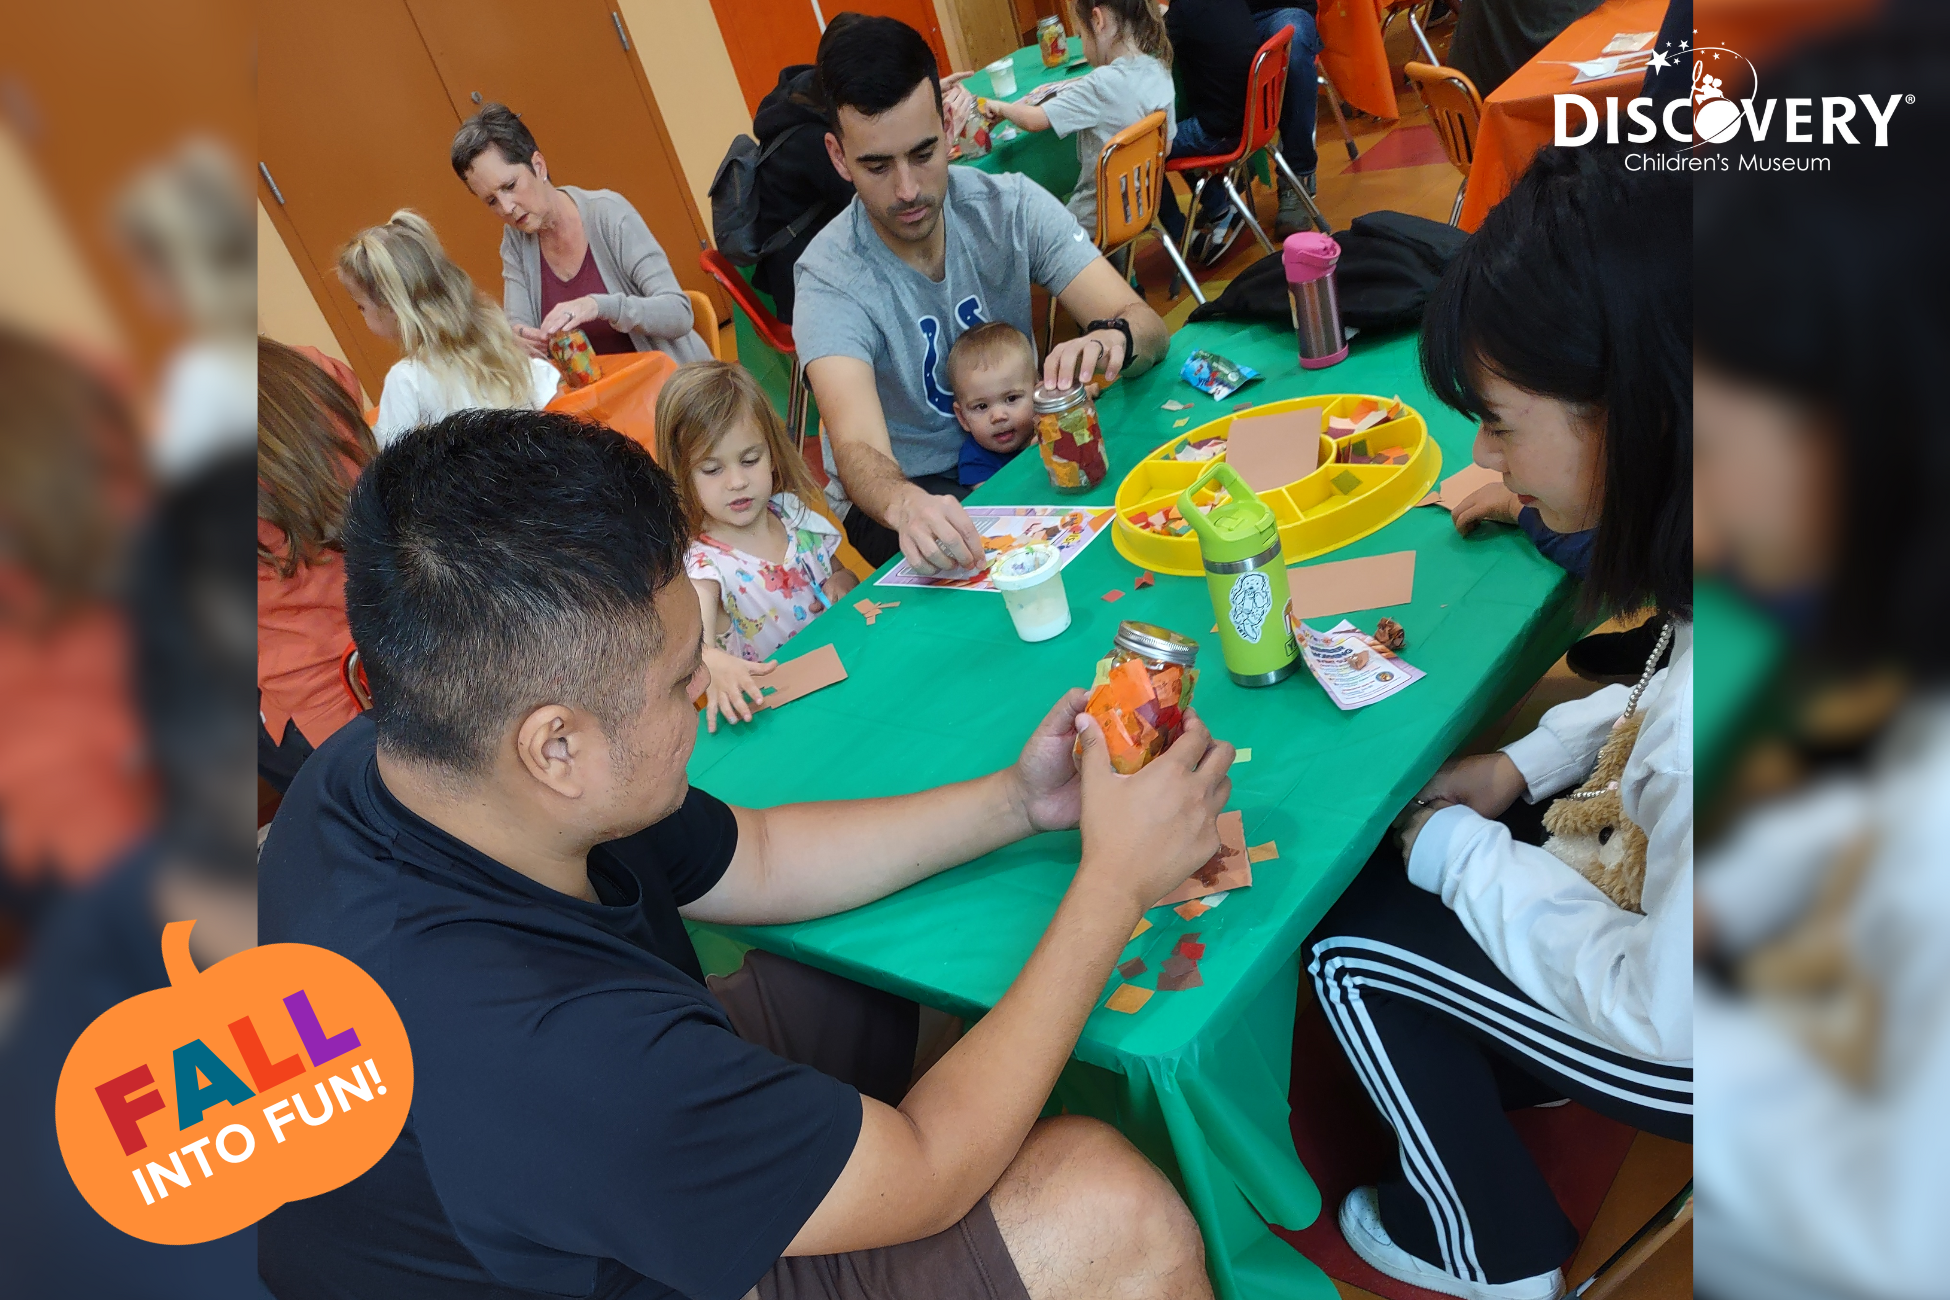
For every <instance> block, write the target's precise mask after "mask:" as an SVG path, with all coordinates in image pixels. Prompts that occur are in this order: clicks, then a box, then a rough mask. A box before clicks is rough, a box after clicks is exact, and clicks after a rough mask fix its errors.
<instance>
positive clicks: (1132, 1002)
mask: <svg viewBox="0 0 1950 1300" xmlns="http://www.w3.org/2000/svg"><path fill="white" fill-rule="evenodd" d="M1150 1000H1151V990H1150V989H1141V988H1139V987H1138V986H1137V985H1135V984H1119V985H1118V986H1117V992H1115V993H1113V994H1111V995H1110V1000H1109V1001H1108V1002H1106V1003H1104V1006H1106V1007H1107V1008H1109V1009H1110V1010H1112V1011H1122V1012H1123V1013H1124V1014H1125V1015H1127V1016H1128V1015H1130V1014H1131V1013H1132V1012H1134V1011H1136V1010H1137V1009H1138V1008H1140V1007H1142V1006H1143V1005H1144V1004H1145V1003H1147V1002H1149V1001H1150Z"/></svg>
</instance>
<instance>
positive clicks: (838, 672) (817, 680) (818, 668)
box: [758, 645, 846, 709]
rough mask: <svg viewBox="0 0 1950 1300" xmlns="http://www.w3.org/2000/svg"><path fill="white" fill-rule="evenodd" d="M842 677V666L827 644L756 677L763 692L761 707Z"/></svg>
mask: <svg viewBox="0 0 1950 1300" xmlns="http://www.w3.org/2000/svg"><path fill="white" fill-rule="evenodd" d="M845 680H846V669H845V668H844V667H843V666H842V665H841V664H840V652H839V651H838V650H835V649H834V648H833V647H832V646H830V645H823V646H821V647H819V649H817V650H815V651H813V652H812V653H811V654H807V655H801V656H800V657H799V658H797V659H792V660H788V661H787V662H785V663H782V664H780V665H779V666H778V668H776V669H775V670H773V672H771V673H770V674H769V675H767V676H765V677H762V678H759V679H758V681H759V685H760V687H761V688H762V689H764V690H765V692H766V694H765V700H764V707H765V708H768V709H776V708H778V707H779V706H780V705H781V704H790V703H792V702H793V701H794V700H796V699H800V698H801V697H803V696H807V695H811V694H812V693H813V692H814V691H816V690H819V689H821V688H822V687H826V686H831V685H833V684H834V683H835V682H843V681H845ZM774 688H776V689H774Z"/></svg>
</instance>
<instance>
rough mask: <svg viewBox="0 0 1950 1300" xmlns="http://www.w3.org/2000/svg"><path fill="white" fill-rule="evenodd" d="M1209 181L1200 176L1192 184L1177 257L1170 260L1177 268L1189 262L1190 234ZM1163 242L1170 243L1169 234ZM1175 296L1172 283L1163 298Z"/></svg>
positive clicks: (1190, 252) (1175, 288)
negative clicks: (1189, 204) (1206, 183)
mask: <svg viewBox="0 0 1950 1300" xmlns="http://www.w3.org/2000/svg"><path fill="white" fill-rule="evenodd" d="M1210 179H1211V177H1210V176H1201V177H1199V178H1198V179H1197V180H1195V181H1193V182H1192V202H1191V207H1190V208H1189V209H1188V210H1187V211H1186V213H1185V229H1184V230H1183V231H1181V232H1180V233H1179V236H1178V244H1179V247H1178V255H1177V256H1176V257H1174V258H1172V259H1171V260H1172V261H1173V262H1174V263H1176V264H1177V265H1179V266H1184V265H1185V264H1187V263H1188V262H1190V261H1191V257H1192V232H1193V231H1194V230H1196V229H1197V228H1198V215H1199V211H1200V209H1201V207H1202V206H1203V204H1204V203H1205V182H1206V181H1208V180H1210ZM1165 183H1166V184H1167V185H1169V184H1170V183H1171V182H1170V180H1168V179H1167V180H1166V182H1165ZM1165 242H1166V243H1167V244H1169V243H1170V242H1171V235H1170V233H1169V232H1166V234H1165ZM1177 294H1178V286H1177V284H1176V283H1174V284H1172V285H1171V287H1170V289H1169V290H1168V291H1167V293H1166V294H1165V296H1166V297H1168V298H1170V297H1176V296H1177Z"/></svg>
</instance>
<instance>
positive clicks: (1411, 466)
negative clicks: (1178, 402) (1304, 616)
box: [1111, 393, 1442, 578]
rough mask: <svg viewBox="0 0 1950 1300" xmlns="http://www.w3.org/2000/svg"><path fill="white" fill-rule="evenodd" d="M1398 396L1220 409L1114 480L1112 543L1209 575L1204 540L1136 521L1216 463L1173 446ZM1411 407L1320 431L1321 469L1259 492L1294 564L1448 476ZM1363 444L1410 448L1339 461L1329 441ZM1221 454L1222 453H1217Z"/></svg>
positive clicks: (1170, 501) (1160, 564) (1164, 569)
mask: <svg viewBox="0 0 1950 1300" xmlns="http://www.w3.org/2000/svg"><path fill="white" fill-rule="evenodd" d="M1394 400H1395V399H1393V398H1389V397H1377V396H1373V395H1371V394H1366V393H1325V394H1316V395H1315V396H1312V397H1294V398H1288V399H1287V400H1285V401H1282V402H1268V403H1266V404H1265V405H1263V406H1254V407H1251V408H1249V409H1247V410H1244V411H1239V412H1236V413H1234V414H1232V415H1223V416H1220V417H1219V418H1218V419H1216V420H1213V421H1211V422H1209V423H1207V424H1202V425H1199V426H1198V427H1197V428H1195V429H1190V430H1187V431H1186V432H1184V433H1183V434H1180V435H1178V436H1176V437H1174V438H1172V439H1171V441H1169V442H1167V443H1165V445H1164V446H1162V447H1160V448H1158V449H1157V450H1156V451H1154V452H1152V453H1151V454H1150V455H1149V456H1146V457H1145V458H1144V459H1143V460H1141V461H1139V462H1138V463H1137V465H1136V467H1134V468H1133V469H1132V470H1131V472H1130V473H1129V474H1126V475H1125V476H1124V481H1123V482H1122V483H1120V484H1118V486H1117V497H1116V500H1115V502H1114V505H1115V508H1116V510H1117V519H1116V521H1115V522H1114V523H1113V524H1112V525H1111V543H1112V544H1113V545H1114V546H1116V547H1117V551H1118V554H1120V555H1122V556H1123V557H1124V558H1125V559H1127V560H1129V561H1131V563H1133V564H1138V565H1142V566H1143V567H1145V568H1147V569H1150V570H1151V571H1152V572H1154V573H1175V574H1179V575H1181V576H1184V577H1188V578H1189V577H1198V576H1200V575H1202V574H1203V573H1204V572H1205V564H1204V561H1203V560H1202V559H1201V558H1200V557H1199V550H1198V537H1197V535H1196V534H1190V533H1188V534H1186V535H1185V536H1183V537H1171V536H1167V535H1165V534H1162V533H1154V532H1150V531H1149V530H1147V529H1144V528H1140V527H1138V526H1137V525H1136V524H1134V523H1132V522H1131V520H1132V519H1133V518H1143V517H1144V516H1146V515H1149V514H1153V513H1155V512H1157V511H1159V510H1162V509H1164V508H1165V507H1166V506H1170V505H1176V504H1177V503H1178V494H1179V493H1180V492H1182V491H1184V490H1185V489H1186V488H1187V487H1189V486H1191V482H1192V480H1193V479H1195V478H1197V477H1198V476H1199V475H1200V474H1201V473H1203V472H1204V471H1205V468H1206V467H1207V466H1208V465H1210V464H1211V463H1212V462H1211V461H1209V460H1206V461H1179V460H1172V459H1171V456H1172V453H1173V452H1175V451H1177V450H1178V449H1179V448H1180V447H1181V446H1183V445H1184V444H1185V443H1187V442H1196V441H1198V440H1199V439H1201V438H1220V437H1225V436H1226V434H1227V432H1228V431H1229V430H1230V429H1231V427H1232V422H1233V420H1234V419H1236V418H1237V417H1238V416H1248V417H1250V416H1255V415H1269V414H1272V413H1274V412H1278V411H1298V410H1302V409H1304V408H1306V407H1309V406H1319V407H1323V408H1325V409H1324V410H1323V411H1322V412H1321V417H1320V418H1321V425H1322V428H1323V429H1324V428H1325V427H1326V422H1327V420H1328V419H1329V418H1331V417H1333V416H1337V415H1346V416H1351V414H1352V412H1353V411H1354V409H1355V408H1356V407H1357V406H1359V405H1360V404H1361V403H1362V402H1364V401H1368V402H1377V403H1379V404H1381V405H1382V406H1384V407H1385V406H1387V405H1389V404H1390V403H1392V402H1393V401H1394ZM1404 410H1405V414H1403V415H1402V416H1400V417H1399V418H1397V419H1393V420H1384V421H1382V422H1381V423H1380V424H1377V425H1375V426H1373V427H1372V428H1370V429H1367V430H1366V431H1364V432H1362V433H1356V434H1348V435H1344V436H1342V437H1340V438H1329V437H1328V436H1327V435H1326V434H1325V433H1324V432H1323V433H1322V434H1321V438H1320V441H1321V444H1322V448H1321V450H1322V455H1323V458H1324V460H1325V462H1326V463H1324V464H1322V465H1321V466H1320V468H1319V469H1316V470H1315V471H1314V472H1313V473H1311V474H1309V475H1307V476H1306V477H1305V478H1302V479H1298V480H1296V481H1294V482H1292V483H1289V484H1287V485H1286V486H1285V487H1280V488H1275V489H1273V490H1272V491H1270V492H1261V493H1258V494H1257V495H1258V496H1259V499H1260V500H1261V501H1264V502H1265V503H1266V504H1267V505H1269V506H1271V507H1273V514H1274V517H1275V518H1276V519H1278V520H1279V524H1280V556H1281V558H1282V559H1283V560H1285V561H1286V563H1288V564H1294V563H1297V562H1299V561H1301V560H1308V559H1312V558H1313V557H1314V556H1316V555H1325V554H1326V553H1327V552H1329V551H1331V550H1335V549H1336V548H1338V547H1342V546H1346V545H1347V544H1348V543H1349V542H1352V541H1357V540H1359V539H1360V538H1363V537H1366V536H1367V535H1368V534H1369V533H1372V532H1374V531H1375V530H1376V529H1379V528H1381V527H1383V526H1385V525H1387V524H1389V523H1391V522H1393V521H1394V520H1396V519H1398V518H1400V517H1401V516H1402V515H1403V514H1404V513H1406V512H1407V511H1408V510H1409V508H1410V507H1412V506H1413V505H1414V504H1415V503H1416V502H1417V501H1420V500H1421V499H1422V498H1423V497H1424V496H1425V495H1427V493H1428V492H1429V491H1430V489H1431V488H1433V487H1434V486H1435V481H1436V478H1437V477H1438V476H1439V475H1440V474H1441V473H1442V448H1440V447H1438V446H1436V442H1435V439H1433V438H1431V437H1430V436H1429V426H1428V423H1427V422H1426V421H1425V420H1423V419H1422V416H1421V415H1420V413H1419V412H1417V411H1416V410H1415V409H1414V408H1413V407H1407V406H1405V407H1404ZM1350 442H1366V443H1367V444H1368V445H1369V446H1370V447H1375V448H1381V447H1400V448H1401V449H1402V450H1403V451H1405V452H1407V453H1408V464H1406V465H1342V464H1336V463H1334V460H1333V455H1334V452H1333V451H1332V450H1329V448H1330V446H1331V447H1333V448H1335V449H1338V447H1340V446H1342V445H1345V444H1347V443H1350ZM1220 459H1223V455H1221V457H1220Z"/></svg>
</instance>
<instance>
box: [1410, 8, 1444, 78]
mask: <svg viewBox="0 0 1950 1300" xmlns="http://www.w3.org/2000/svg"><path fill="white" fill-rule="evenodd" d="M1407 13H1408V30H1410V31H1411V32H1414V33H1415V43H1416V44H1417V45H1419V46H1421V47H1422V57H1423V58H1425V59H1427V60H1428V61H1429V62H1430V63H1433V64H1437V65H1440V64H1441V62H1442V60H1441V59H1438V58H1436V57H1435V46H1433V45H1431V44H1429V34H1428V33H1427V32H1425V31H1423V30H1422V24H1421V23H1420V22H1418V21H1417V20H1416V17H1415V6H1414V5H1410V6H1409V7H1408V10H1407Z"/></svg>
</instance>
